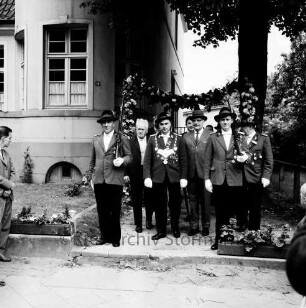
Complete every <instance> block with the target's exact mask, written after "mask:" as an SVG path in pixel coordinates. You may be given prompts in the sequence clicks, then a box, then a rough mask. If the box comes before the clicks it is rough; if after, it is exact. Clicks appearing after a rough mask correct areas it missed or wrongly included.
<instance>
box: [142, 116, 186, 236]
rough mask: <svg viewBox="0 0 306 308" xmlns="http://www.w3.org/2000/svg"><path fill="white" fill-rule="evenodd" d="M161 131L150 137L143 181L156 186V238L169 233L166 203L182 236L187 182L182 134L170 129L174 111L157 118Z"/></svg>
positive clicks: (174, 229)
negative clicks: (182, 193)
mask: <svg viewBox="0 0 306 308" xmlns="http://www.w3.org/2000/svg"><path fill="white" fill-rule="evenodd" d="M156 124H157V125H159V132H158V133H157V134H155V135H151V136H150V137H149V141H148V145H147V148H146V153H145V158H144V166H143V174H144V179H145V180H144V185H145V186H146V187H148V188H152V189H153V194H154V202H155V220H156V229H157V233H156V234H155V235H153V236H152V239H153V240H158V239H161V238H164V237H166V228H167V205H168V207H169V210H170V219H171V229H172V233H173V236H174V237H175V238H179V237H180V235H181V234H180V229H179V217H180V212H181V190H180V189H181V188H184V187H186V186H187V162H186V152H185V149H184V146H183V144H182V137H181V136H180V135H178V134H176V133H173V132H171V127H172V121H171V115H170V114H168V113H166V112H162V113H160V114H159V116H158V117H157V119H156Z"/></svg>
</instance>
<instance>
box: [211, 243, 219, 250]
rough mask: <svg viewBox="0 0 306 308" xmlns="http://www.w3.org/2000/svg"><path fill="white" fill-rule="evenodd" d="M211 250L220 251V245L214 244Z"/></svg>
mask: <svg viewBox="0 0 306 308" xmlns="http://www.w3.org/2000/svg"><path fill="white" fill-rule="evenodd" d="M210 249H211V250H217V249H218V243H214V244H213V245H211V247H210Z"/></svg>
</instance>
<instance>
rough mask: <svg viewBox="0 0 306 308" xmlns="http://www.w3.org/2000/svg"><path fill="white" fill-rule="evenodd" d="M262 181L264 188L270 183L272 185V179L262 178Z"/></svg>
mask: <svg viewBox="0 0 306 308" xmlns="http://www.w3.org/2000/svg"><path fill="white" fill-rule="evenodd" d="M261 183H262V186H263V188H266V187H267V186H268V185H270V180H268V179H265V178H261Z"/></svg>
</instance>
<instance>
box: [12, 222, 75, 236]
mask: <svg viewBox="0 0 306 308" xmlns="http://www.w3.org/2000/svg"><path fill="white" fill-rule="evenodd" d="M72 230H73V228H72V224H47V225H41V226H39V225H36V224H31V223H20V222H12V225H11V230H10V233H11V234H30V235H58V236H70V235H72V233H73V232H72Z"/></svg>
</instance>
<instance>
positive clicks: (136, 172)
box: [126, 136, 148, 182]
mask: <svg viewBox="0 0 306 308" xmlns="http://www.w3.org/2000/svg"><path fill="white" fill-rule="evenodd" d="M146 139H147V142H148V138H147V137H146ZM129 144H130V149H131V152H132V157H133V160H132V162H131V163H130V164H129V165H128V166H127V168H126V175H128V176H129V177H130V180H131V181H132V182H143V168H142V166H141V153H140V147H139V142H138V139H137V136H133V137H132V138H131V139H129Z"/></svg>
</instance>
